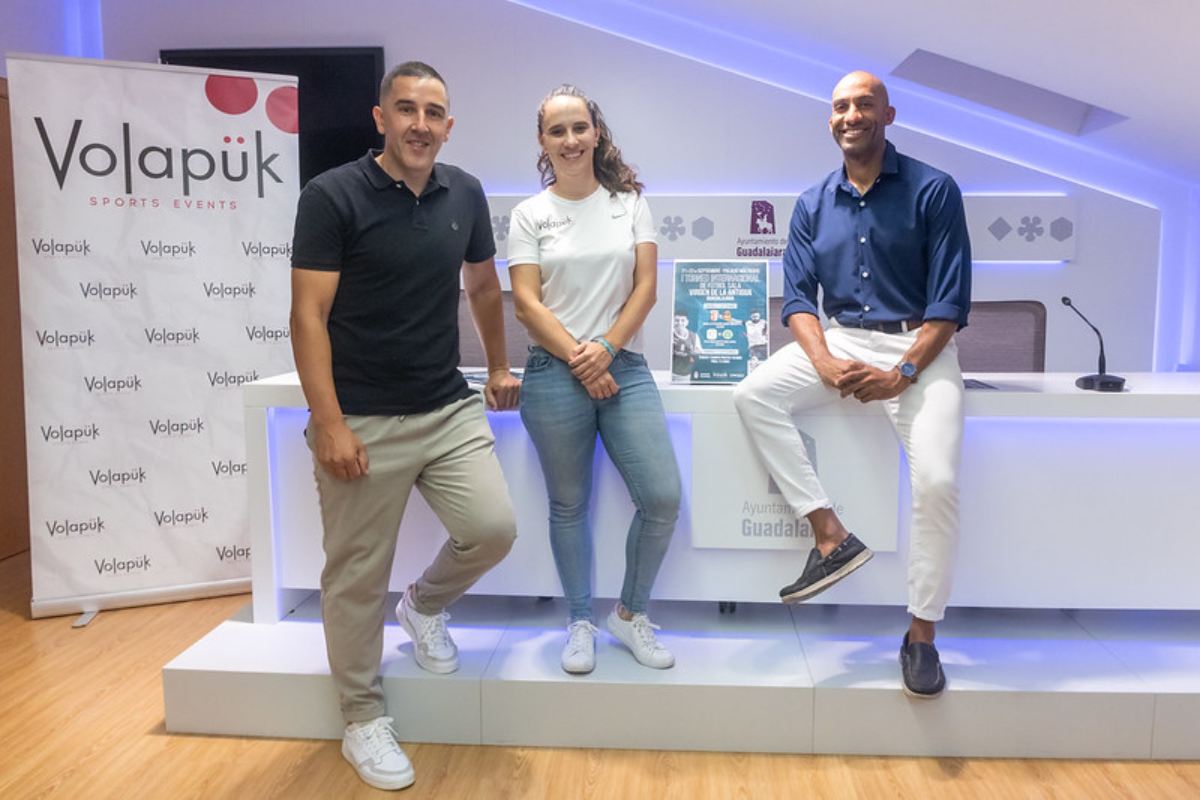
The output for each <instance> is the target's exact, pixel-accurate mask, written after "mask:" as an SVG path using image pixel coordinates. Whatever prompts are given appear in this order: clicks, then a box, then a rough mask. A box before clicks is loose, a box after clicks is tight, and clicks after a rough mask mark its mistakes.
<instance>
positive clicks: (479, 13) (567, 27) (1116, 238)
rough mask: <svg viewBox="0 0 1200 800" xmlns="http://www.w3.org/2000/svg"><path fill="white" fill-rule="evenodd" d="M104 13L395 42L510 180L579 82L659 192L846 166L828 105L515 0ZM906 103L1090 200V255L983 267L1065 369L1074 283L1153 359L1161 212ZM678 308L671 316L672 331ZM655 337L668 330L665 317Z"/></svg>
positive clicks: (462, 160)
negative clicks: (1041, 331)
mask: <svg viewBox="0 0 1200 800" xmlns="http://www.w3.org/2000/svg"><path fill="white" fill-rule="evenodd" d="M185 8H195V9H196V11H195V12H194V13H187V12H185V11H183V9H185ZM102 10H103V27H104V47H105V55H106V57H108V58H112V59H119V60H132V61H153V60H155V59H156V57H157V53H158V50H159V49H161V48H182V47H262V46H279V47H285V46H334V45H383V47H384V48H385V57H386V60H387V61H388V62H389V64H390V63H395V62H398V61H401V60H405V59H409V58H420V59H422V60H426V61H429V62H430V63H433V64H434V65H435V66H437V67H438V69H439V70H441V71H442V72H443V74H444V75H445V76H446V78H447V81H448V83H449V86H450V94H451V100H452V106H453V109H452V110H453V113H454V114H455V116H456V117H457V124H456V127H455V129H454V134H453V136H452V139H451V142H450V143H449V144H448V145H447V146H446V148H445V149H444V150H443V158H444V159H445V160H447V161H452V162H455V163H458V164H461V165H462V166H464V167H466V168H467V169H469V170H471V171H473V172H475V173H476V174H477V175H479V176H480V178H481V179H482V180H483V181H484V183H485V185H486V186H487V188H488V189H489V190H490V191H493V192H526V191H528V192H532V191H534V190H536V188H537V174H536V171H535V169H534V167H533V162H534V157H535V155H536V146H535V143H534V138H533V134H534V116H533V113H534V109H535V108H536V105H537V103H538V101H539V100H540V98H541V97H542V96H543V95H544V94H545V92H546V91H547V90H548V89H550V88H551V87H552V86H553V85H555V84H557V83H559V82H562V81H570V82H573V83H576V84H578V85H580V86H581V87H583V88H584V89H585V90H587V91H588V92H589V93H591V94H592V95H593V96H594V97H595V98H596V99H597V100H598V101H599V102H600V104H601V106H602V107H603V108H604V109H605V113H606V115H607V116H608V120H609V123H610V124H611V126H612V128H613V130H614V133H615V135H616V137H617V141H618V143H619V144H620V145H621V146H622V148H623V149H624V151H625V153H626V155H627V157H628V158H629V160H631V161H632V162H634V163H635V164H637V165H638V166H639V168H640V169H641V171H642V174H643V177H644V179H645V180H646V182H647V185H648V188H649V190H650V191H651V192H652V193H655V192H657V193H663V192H675V193H692V192H724V191H728V192H737V193H747V192H751V193H752V192H763V193H798V192H799V191H800V190H802V189H803V188H804V187H805V186H807V185H808V184H810V183H811V182H813V181H814V180H816V179H818V178H819V177H820V176H822V175H823V174H825V173H826V172H828V171H829V170H830V169H832V168H833V167H834V166H836V164H837V158H838V155H837V151H836V149H835V148H834V146H833V144H832V142H831V141H830V140H829V137H828V133H827V131H826V129H825V118H826V115H827V111H826V105H825V103H824V102H822V101H820V100H816V99H812V98H810V97H806V96H802V95H799V94H797V93H795V92H792V91H788V90H786V89H783V88H779V87H777V86H772V85H767V84H765V83H762V82H760V81H756V80H752V79H749V78H745V77H741V76H739V75H736V74H733V73H731V72H729V71H726V70H722V69H718V68H715V67H712V66H709V65H707V64H704V63H701V62H699V61H696V60H693V59H687V58H681V57H679V56H676V55H672V54H670V53H667V52H664V51H662V50H658V49H654V48H650V47H646V46H644V45H641V44H636V43H633V42H630V41H627V40H625V39H622V38H619V37H616V36H612V35H610V34H606V33H603V32H600V31H597V30H594V29H591V28H588V27H585V26H581V25H577V24H575V23H571V22H567V21H564V20H561V19H558V18H555V17H551V16H548V15H545V14H542V13H540V12H537V11H532V10H529V9H527V8H523V7H521V6H517V5H514V4H511V3H508V2H504V0H448V1H447V2H440V3H437V2H404V3H397V2H384V0H346V1H345V2H342V3H338V4H329V3H325V2H318V1H317V0H292V1H290V2H289V1H287V0H267V1H266V2H259V3H255V4H243V3H239V2H234V0H211V2H208V3H206V4H204V5H202V6H194V7H190V6H179V5H176V4H170V3H160V2H157V1H156V0H104V3H103V6H102ZM904 112H905V109H904V107H903V106H901V107H900V108H899V123H900V124H898V125H897V126H896V127H894V128H893V129H892V132H891V137H892V139H893V141H895V142H896V144H897V145H898V146H899V147H900V148H901V149H902V150H905V151H907V152H909V153H910V154H912V155H914V156H917V157H918V158H922V159H923V160H926V161H929V162H931V163H933V164H935V165H937V166H939V167H942V168H943V169H946V170H947V171H949V172H951V173H952V174H953V175H955V177H956V178H957V179H958V181H959V183H960V185H962V187H963V189H964V190H965V191H968V192H971V191H977V192H1016V193H1020V192H1047V191H1056V192H1059V191H1061V192H1066V193H1068V194H1071V195H1073V196H1075V197H1077V198H1078V199H1079V221H1078V227H1077V241H1078V245H1077V246H1078V252H1077V257H1076V259H1075V260H1074V261H1072V262H1070V263H1069V264H1066V265H1062V266H1057V267H1047V266H1038V267H1012V266H1000V265H980V266H979V267H977V269H976V273H975V286H976V290H975V296H976V298H977V299H1005V298H1020V299H1027V298H1032V299H1037V300H1041V301H1042V302H1043V303H1045V304H1046V306H1047V310H1048V312H1049V313H1048V317H1049V325H1048V336H1047V341H1048V352H1047V360H1046V366H1047V369H1051V370H1066V371H1085V370H1087V371H1090V370H1091V368H1092V366H1093V365H1094V360H1093V359H1094V352H1095V349H1094V336H1093V334H1092V333H1091V332H1090V331H1089V330H1088V329H1087V328H1085V327H1084V326H1083V325H1082V324H1081V323H1079V321H1078V320H1076V319H1074V318H1073V315H1071V314H1070V312H1069V311H1068V310H1067V309H1064V308H1063V307H1062V306H1061V305H1060V304H1059V303H1058V298H1059V297H1060V296H1061V295H1062V294H1070V295H1072V297H1073V298H1074V299H1075V300H1076V301H1077V303H1078V304H1079V305H1080V307H1082V308H1083V309H1084V310H1085V311H1086V313H1088V315H1089V316H1090V317H1092V319H1093V320H1094V321H1095V322H1096V323H1097V324H1098V325H1100V326H1101V328H1102V329H1104V330H1105V331H1106V333H1108V337H1107V339H1108V340H1107V342H1106V345H1107V348H1108V355H1109V367H1110V369H1112V370H1113V371H1118V372H1119V371H1135V370H1149V369H1151V368H1152V367H1153V347H1154V331H1155V321H1156V302H1157V301H1156V292H1157V291H1158V283H1159V280H1158V253H1159V243H1160V242H1159V240H1160V236H1161V235H1162V234H1161V232H1160V221H1159V214H1158V212H1156V211H1155V210H1153V209H1150V208H1147V207H1145V206H1143V205H1140V204H1138V203H1135V202H1132V201H1129V200H1125V199H1123V198H1121V197H1117V196H1115V195H1113V194H1109V193H1106V192H1104V191H1101V190H1098V189H1094V188H1088V187H1085V186H1083V185H1080V184H1078V183H1073V182H1071V181H1067V180H1063V179H1061V178H1056V177H1053V176H1051V175H1049V174H1046V173H1045V172H1041V171H1038V170H1036V169H1031V168H1028V167H1024V166H1020V165H1017V164H1014V163H1011V162H1009V161H1006V160H1005V159H1003V158H998V157H993V156H990V155H986V154H983V153H980V152H976V151H974V150H972V149H970V148H967V147H963V146H960V145H957V144H954V143H951V142H949V141H946V140H945V139H943V138H939V137H940V136H942V135H947V136H950V138H953V137H952V134H953V133H954V132H953V131H950V132H945V133H943V132H942V131H935V132H936V133H937V134H939V136H931V135H929V134H927V133H918V132H916V131H912V130H904V129H903V128H901V127H900V125H902V124H903V122H904ZM1173 218H1174V219H1178V215H1176V216H1175V217H1173ZM1175 224H1178V223H1175ZM665 296H666V293H665V292H664V297H665ZM664 320H665V317H664V316H662V315H660V314H655V315H654V318H653V321H654V324H655V325H656V326H658V327H662V326H663V325H664ZM650 333H651V337H654V336H662V337H664V338H665V328H663V330H662V331H661V332H658V333H656V332H655V331H651V332H650ZM663 350H664V355H665V345H664V347H663ZM650 355H651V356H656V354H655V353H653V352H652V353H651V354H650ZM654 360H655V361H657V360H659V359H658V358H657V357H656V358H654ZM1168 368H1169V367H1168Z"/></svg>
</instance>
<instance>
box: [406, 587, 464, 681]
mask: <svg viewBox="0 0 1200 800" xmlns="http://www.w3.org/2000/svg"><path fill="white" fill-rule="evenodd" d="M411 591H412V590H411V589H409V590H407V591H405V592H404V596H403V597H401V598H400V602H399V603H397V604H396V619H398V620H399V621H400V624H401V625H402V626H404V630H406V631H407V632H408V636H409V638H410V639H412V643H413V655H414V656H415V657H416V659H417V665H418V666H419V667H421V669H424V670H428V671H429V672H436V673H438V674H439V675H445V674H447V673H450V672H454V670H456V669H458V646H457V645H455V644H454V640H453V639H451V638H450V631H448V630H446V620H448V619H450V615H449V614H447V613H446V612H445V611H442V612H440V613H438V614H422V613H421V612H420V611H417V610H416V609H415V608H413V607H412V604H411V601H410V600H409V596H410V593H411Z"/></svg>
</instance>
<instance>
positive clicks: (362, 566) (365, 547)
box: [306, 395, 516, 722]
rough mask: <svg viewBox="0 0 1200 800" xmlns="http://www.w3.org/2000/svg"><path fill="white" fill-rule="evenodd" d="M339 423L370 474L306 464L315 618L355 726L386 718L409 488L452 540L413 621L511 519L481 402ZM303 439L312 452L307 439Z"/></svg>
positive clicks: (499, 537)
mask: <svg viewBox="0 0 1200 800" xmlns="http://www.w3.org/2000/svg"><path fill="white" fill-rule="evenodd" d="M346 424H347V425H349V426H350V430H352V431H353V432H354V433H355V435H356V436H358V438H359V439H360V440H362V443H363V445H364V446H365V447H366V448H367V458H368V462H369V467H368V472H367V474H366V475H363V476H362V477H360V478H357V479H355V480H351V481H343V480H339V479H337V478H335V477H333V476H332V475H330V474H329V473H328V472H326V471H325V469H324V468H323V467H321V466H320V464H317V463H316V459H315V458H314V460H313V461H314V474H315V476H316V482H317V493H318V496H319V497H320V501H321V521H322V523H323V524H324V529H325V535H324V539H323V546H324V549H325V568H324V570H323V571H322V572H321V613H322V618H323V621H324V626H325V646H326V649H327V651H328V653H329V667H330V671H331V672H332V674H333V680H334V684H335V685H336V686H337V689H338V694H339V699H340V703H341V709H342V716H343V717H344V718H345V720H346V721H347V722H362V721H365V720H370V719H374V718H375V717H379V716H382V715H384V714H385V712H386V707H385V705H384V697H383V684H382V681H381V680H380V678H379V666H380V661H381V659H382V657H383V624H384V620H385V618H386V616H387V613H388V610H389V609H388V603H387V591H388V580H389V577H390V575H391V570H392V561H393V559H394V557H395V553H396V538H397V533H398V529H399V527H400V521H401V519H402V518H403V517H404V509H405V507H406V506H407V504H408V497H409V494H410V492H411V491H412V489H413V487H414V486H415V487H416V488H417V490H418V491H419V492H420V493H421V496H422V497H424V498H425V501H426V502H427V503H429V506H430V508H432V509H433V511H434V513H435V514H437V516H438V519H439V520H441V522H442V524H443V525H444V526H445V527H446V531H447V532H448V533H449V539H448V541H447V542H446V543H445V545H444V546H443V547H442V549H441V550H440V551H439V552H438V554H437V556H436V557H435V558H434V560H433V563H432V564H430V565H429V567H428V568H427V569H426V570H425V572H424V574H422V575H421V577H420V578H419V579H417V581H416V583H414V584H413V587H412V592H413V594H412V600H413V606H414V607H415V608H416V610H417V611H420V612H421V613H422V614H437V613H439V612H441V611H442V610H443V609H445V608H446V606H448V605H449V604H451V603H453V602H454V601H455V600H457V599H458V598H459V597H461V596H462V595H463V593H464V592H466V591H467V589H469V588H470V587H471V585H472V584H474V583H475V581H477V580H478V579H479V578H480V577H481V576H482V575H483V574H484V573H485V572H487V571H488V570H489V569H491V568H492V567H493V566H495V565H496V564H497V563H499V561H500V560H501V559H503V558H504V556H505V555H507V554H508V551H509V549H510V548H511V547H512V543H513V540H514V539H515V538H516V521H515V519H514V517H513V511H512V503H511V501H510V500H509V496H508V486H507V484H506V483H505V481H504V475H503V474H502V473H501V471H500V463H499V461H497V459H496V454H495V451H494V449H493V445H494V443H495V439H494V437H493V436H492V431H491V428H490V427H489V426H488V423H487V417H486V416H485V415H484V410H483V399H482V398H481V397H480V396H479V395H472V396H470V397H467V398H464V399H463V400H459V401H456V402H453V403H450V404H449V405H447V406H444V407H442V408H439V409H437V410H435V411H431V412H429V413H425V414H410V415H405V416H348V417H346ZM306 438H307V440H308V444H309V448H310V449H311V447H312V435H311V433H308V432H306Z"/></svg>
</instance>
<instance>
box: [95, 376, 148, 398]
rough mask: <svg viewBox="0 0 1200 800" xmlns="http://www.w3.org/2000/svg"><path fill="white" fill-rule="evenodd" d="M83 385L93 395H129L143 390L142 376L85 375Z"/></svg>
mask: <svg viewBox="0 0 1200 800" xmlns="http://www.w3.org/2000/svg"><path fill="white" fill-rule="evenodd" d="M83 385H84V387H85V388H86V389H87V390H88V392H90V393H91V394H127V393H129V392H140V391H141V390H142V376H141V375H138V374H136V373H134V374H132V375H120V376H117V377H113V376H112V375H84V376H83Z"/></svg>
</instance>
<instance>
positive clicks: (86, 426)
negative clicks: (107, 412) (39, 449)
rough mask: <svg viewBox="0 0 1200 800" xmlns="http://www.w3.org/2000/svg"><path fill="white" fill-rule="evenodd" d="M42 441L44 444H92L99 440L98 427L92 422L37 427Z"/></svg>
mask: <svg viewBox="0 0 1200 800" xmlns="http://www.w3.org/2000/svg"><path fill="white" fill-rule="evenodd" d="M38 430H40V431H41V432H42V441H44V442H46V444H80V443H83V442H94V441H96V440H97V439H99V438H100V426H99V425H97V424H96V423H94V422H84V423H82V424H78V425H61V424H60V425H39V426H38Z"/></svg>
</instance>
